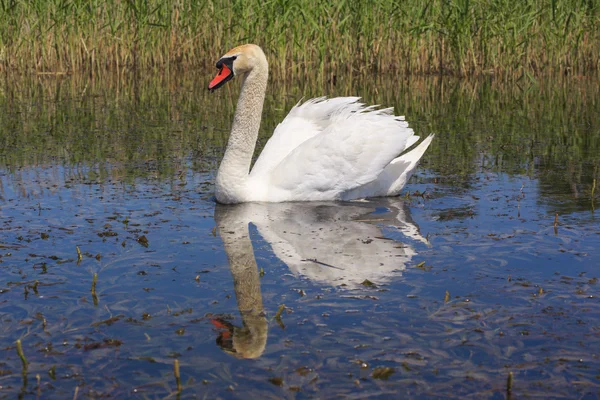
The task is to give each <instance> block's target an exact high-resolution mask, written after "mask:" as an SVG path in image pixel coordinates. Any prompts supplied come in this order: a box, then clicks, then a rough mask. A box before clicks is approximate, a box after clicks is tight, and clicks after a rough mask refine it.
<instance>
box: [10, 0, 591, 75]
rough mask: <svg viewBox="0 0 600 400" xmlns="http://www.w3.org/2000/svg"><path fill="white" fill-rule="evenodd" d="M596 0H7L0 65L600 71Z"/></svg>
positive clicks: (325, 71) (288, 71)
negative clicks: (256, 51) (238, 59)
mask: <svg viewBox="0 0 600 400" xmlns="http://www.w3.org/2000/svg"><path fill="white" fill-rule="evenodd" d="M599 8H600V6H599V5H598V2H596V1H592V0H548V1H542V0H524V1H519V2H513V1H507V0H471V1H469V0H429V1H421V0H408V1H405V2H402V3H401V4H398V3H397V2H395V1H392V0H377V1H373V2H365V1H359V0H347V1H339V2H329V1H325V0H318V1H315V2H313V1H310V2H309V1H307V0H298V1H288V0H273V1H267V2H261V1H256V0H244V1H241V0H228V1H223V0H171V1H166V2H163V1H161V0H128V1H121V0H107V1H98V0H92V1H81V0H47V1H41V0H36V1H25V0H7V1H2V2H0V15H1V18H0V68H2V69H3V70H5V71H18V72H22V73H30V72H37V73H55V74H63V73H71V72H75V71H86V72H89V73H91V74H95V73H100V72H102V71H106V70H114V71H122V70H149V69H158V70H170V69H173V68H176V69H186V70H189V69H196V68H204V67H207V66H210V65H212V63H213V62H214V61H215V59H216V58H217V57H218V56H220V55H221V54H222V53H223V52H224V51H226V50H228V49H229V48H231V47H232V46H234V45H237V44H239V43H243V42H255V43H257V44H259V45H261V46H263V47H264V48H265V49H266V50H267V52H268V53H269V52H270V54H268V56H269V59H270V61H271V69H272V71H273V73H274V74H275V75H277V76H279V77H293V76H300V75H302V74H303V73H304V71H305V70H306V68H312V69H318V70H320V71H321V75H322V76H323V77H324V78H325V77H326V78H327V79H334V74H335V73H337V72H339V71H344V72H352V73H357V74H367V73H372V72H381V73H390V72H391V73H398V74H404V73H408V74H431V73H443V74H453V75H471V74H485V73H494V74H498V75H507V76H513V77H519V76H524V75H536V74H539V73H546V72H552V73H561V74H574V75H577V74H585V73H590V72H597V71H598V69H599V61H598V59H599V54H600V14H599V13H600V10H599Z"/></svg>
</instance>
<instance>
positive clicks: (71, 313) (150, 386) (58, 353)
mask: <svg viewBox="0 0 600 400" xmlns="http://www.w3.org/2000/svg"><path fill="white" fill-rule="evenodd" d="M425 123H426V121H425V122H424V121H421V122H418V121H417V123H416V128H415V129H417V128H418V127H419V126H420V125H419V124H425ZM480 123H481V122H480ZM523 129H525V128H523ZM461 132H462V131H461V129H460V127H457V128H456V131H453V132H442V133H440V134H438V136H437V137H436V142H434V144H433V146H434V147H432V151H431V152H430V153H428V155H427V156H426V157H425V159H424V160H423V162H422V165H421V166H420V168H419V170H418V172H417V173H416V174H415V176H414V177H413V178H412V179H411V181H410V182H409V184H408V185H407V187H406V189H405V192H404V193H403V194H402V195H401V196H400V197H399V198H395V199H375V200H371V201H367V202H347V203H316V204H312V203H300V204H295V203H287V204H251V205H242V206H217V205H216V204H215V202H214V199H213V187H212V179H213V175H214V168H215V166H216V165H217V164H216V162H215V160H216V159H218V152H219V150H215V151H216V153H217V155H216V156H215V155H214V154H213V153H211V151H208V152H207V153H204V154H200V155H197V154H196V155H186V156H184V157H182V158H179V156H177V157H174V159H175V161H169V160H167V161H165V160H162V161H160V162H157V163H156V164H154V163H147V164H145V163H140V162H139V160H134V161H131V162H128V161H126V160H125V161H123V160H121V161H118V162H117V161H110V160H108V161H106V162H104V163H97V164H94V163H83V162H82V163H72V162H65V161H64V160H60V159H57V160H56V161H55V162H52V161H45V162H41V163H29V164H28V163H25V164H23V165H11V166H6V165H5V167H3V168H1V169H0V217H1V222H0V254H1V256H0V398H7V399H9V398H15V397H16V396H19V397H21V398H43V399H54V398H56V399H59V398H72V397H73V396H75V395H77V396H78V397H79V398H101V397H111V398H167V397H168V398H173V397H179V398H211V399H212V398H226V399H229V398H244V399H245V398H336V397H341V396H348V397H350V398H448V397H450V398H464V397H471V398H505V397H509V396H512V397H514V398H523V397H537V398H586V399H587V398H590V399H592V398H598V397H600V352H599V351H598V349H600V301H599V296H600V282H599V281H598V279H599V278H600V269H599V268H600V267H599V265H600V250H599V246H598V244H599V243H600V222H599V219H598V215H597V211H596V210H595V207H596V204H594V201H596V202H598V193H595V197H594V196H591V193H590V191H591V188H590V186H589V185H588V184H587V183H586V182H591V179H590V177H591V176H592V175H593V173H594V172H593V166H592V167H591V168H590V167H589V165H588V164H586V163H587V162H589V159H586V160H584V161H583V163H582V164H581V165H579V168H582V169H583V171H584V173H582V175H581V176H582V177H583V178H581V180H580V181H576V182H575V183H574V184H573V185H575V186H576V187H577V188H578V189H577V191H576V192H575V191H572V188H573V185H571V186H569V185H564V184H563V182H562V181H561V182H559V181H558V180H556V178H555V177H553V176H554V175H549V174H550V172H548V171H551V172H552V171H556V170H560V169H561V168H562V167H561V165H559V164H555V167H553V165H554V164H552V163H550V165H549V166H548V165H547V168H545V169H542V168H537V169H533V170H532V169H531V167H527V166H526V167H523V165H527V161H526V160H527V159H529V156H527V157H525V158H524V161H523V162H517V163H513V164H506V165H500V164H497V163H496V164H494V165H492V166H489V165H483V166H482V165H481V163H479V161H476V160H475V161H473V163H474V164H475V167H474V168H473V170H472V171H471V172H468V173H462V172H460V171H458V172H457V170H456V168H455V166H453V165H448V164H447V162H448V158H447V155H444V151H443V147H444V146H446V143H448V142H450V141H451V140H452V138H453V137H455V136H459V135H461ZM156 140H157V142H156V143H155V144H156V145H157V146H160V145H161V142H160V140H161V139H156ZM165 140H167V139H165ZM165 146H166V144H165ZM435 146H439V147H437V148H436V147H435ZM440 148H442V151H440ZM37 151H40V152H41V150H40V149H38V150H37ZM221 151H222V149H221ZM448 151H451V149H449V150H448ZM486 151H487V153H486ZM533 151H536V150H535V149H534V150H533ZM493 152H494V150H493V149H491V150H490V149H488V150H483V154H484V155H489V157H490V158H493V156H494V154H493ZM514 156H515V157H516V155H514ZM198 157H200V158H202V157H205V158H206V159H207V160H208V163H207V164H202V167H198V162H199V161H198ZM541 157H545V156H544V155H543V154H541V151H540V152H539V154H534V158H536V159H538V158H541ZM173 164H175V166H174V167H173ZM169 168H171V169H169ZM165 170H167V171H171V170H172V171H174V172H172V173H171V172H168V173H164V171H165ZM140 171H142V172H140ZM585 171H587V172H585ZM552 173H554V172H552ZM549 176H550V177H549ZM554 181H556V182H557V183H556V184H552V182H554ZM586 185H587V186H586ZM596 192H598V190H596ZM557 212H558V217H556V213H557ZM555 218H558V219H557V224H556V225H555ZM78 248H79V250H80V252H81V256H79V255H78V252H77V249H78ZM94 274H97V282H96V285H95V294H94V293H93V289H92V287H93V279H94V278H93V277H94ZM17 339H20V340H21V342H22V346H23V352H24V355H25V357H26V359H27V365H26V367H24V366H23V363H22V361H21V359H20V358H19V356H18V354H17V349H16V345H15V341H16V340H17ZM175 360H177V361H178V363H179V365H180V372H181V385H182V391H181V392H180V393H177V387H176V379H175V377H174V372H173V371H174V367H173V365H174V362H175ZM509 373H512V374H513V381H512V387H511V390H510V391H507V380H508V376H509Z"/></svg>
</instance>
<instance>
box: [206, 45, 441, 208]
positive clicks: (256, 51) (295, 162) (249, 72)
mask: <svg viewBox="0 0 600 400" xmlns="http://www.w3.org/2000/svg"><path fill="white" fill-rule="evenodd" d="M217 68H219V73H218V74H217V76H216V77H215V78H214V79H213V80H212V82H210V84H209V85H208V88H209V89H210V90H216V89H218V88H219V87H221V86H222V85H223V84H225V82H227V81H229V80H230V79H231V78H233V77H234V76H235V75H242V77H243V81H244V82H243V85H242V89H241V92H240V97H239V100H238V104H237V108H236V112H235V116H234V120H233V125H232V128H231V135H230V137H229V142H228V144H227V150H226V151H225V155H224V157H223V161H222V162H221V165H220V167H219V172H218V173H217V179H216V185H215V187H216V188H215V195H216V198H217V201H219V202H220V203H241V202H249V201H268V202H281V201H306V200H311V201H319V200H352V199H358V198H365V197H377V196H395V195H397V194H398V193H399V192H400V190H401V189H402V187H403V186H404V184H405V183H406V181H407V180H408V178H410V176H411V174H412V172H413V171H414V170H415V168H416V166H417V163H418V161H419V159H420V158H421V156H422V155H423V153H425V150H426V149H427V147H428V146H429V143H430V142H431V140H432V139H433V135H431V136H429V137H428V138H426V139H425V140H424V141H423V142H422V143H421V144H420V145H419V146H417V147H416V148H415V149H414V150H412V151H410V152H408V153H406V154H404V155H403V156H401V157H397V156H398V154H400V153H402V152H403V151H404V150H406V149H407V148H409V147H410V146H412V145H413V144H414V143H416V142H417V140H418V139H419V137H418V136H415V135H414V133H413V130H412V129H410V128H408V124H407V123H406V122H404V120H403V118H401V117H397V116H394V115H393V114H392V111H393V110H392V109H391V108H388V109H381V110H377V109H375V108H374V107H365V106H364V105H363V104H361V103H358V102H357V101H358V98H356V97H338V98H333V99H329V100H325V99H324V98H320V99H313V100H309V101H306V102H305V103H304V104H302V105H298V106H296V107H294V108H293V109H292V110H291V111H290V113H289V114H288V116H287V117H286V118H285V119H284V120H283V122H282V123H281V124H279V126H278V127H277V129H275V132H274V133H273V136H272V137H271V139H269V141H268V142H267V144H266V145H265V147H264V149H263V151H262V153H261V155H260V157H259V158H258V160H257V161H256V163H255V164H254V167H253V169H252V172H251V173H250V174H249V173H248V172H249V170H250V162H251V160H252V154H253V152H254V147H255V145H256V139H257V137H258V129H259V127H260V119H261V113H262V108H263V102H264V98H265V91H266V87H267V79H268V75H269V72H268V70H269V68H268V64H267V59H266V57H265V55H264V53H263V51H262V50H261V48H260V47H258V46H256V45H252V44H250V45H244V46H239V47H236V48H234V49H232V50H230V51H229V52H228V53H227V54H225V55H224V56H223V57H221V59H220V60H219V61H218V62H217Z"/></svg>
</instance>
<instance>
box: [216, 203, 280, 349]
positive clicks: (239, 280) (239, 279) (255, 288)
mask: <svg viewBox="0 0 600 400" xmlns="http://www.w3.org/2000/svg"><path fill="white" fill-rule="evenodd" d="M232 217H234V219H235V214H233V215H232ZM227 219H228V218H225V220H224V221H223V220H221V221H220V222H222V223H219V235H220V236H221V238H222V239H223V245H224V247H225V251H226V252H227V258H228V260H229V266H230V268H231V275H233V285H234V290H235V297H236V299H237V304H238V308H239V310H240V314H241V316H242V322H243V325H244V326H243V328H241V329H240V328H236V329H235V332H234V337H233V345H234V348H235V350H236V352H237V354H238V355H239V356H241V357H243V358H256V357H259V356H260V355H261V354H262V353H263V351H264V349H265V345H266V342H267V329H268V325H267V319H266V318H265V315H264V312H263V302H262V295H261V292H260V277H259V274H258V267H257V265H256V259H255V258H254V249H253V248H252V242H251V241H250V234H249V232H248V225H247V223H246V222H242V221H240V220H237V221H235V222H233V221H231V220H229V221H227ZM231 222H233V223H231Z"/></svg>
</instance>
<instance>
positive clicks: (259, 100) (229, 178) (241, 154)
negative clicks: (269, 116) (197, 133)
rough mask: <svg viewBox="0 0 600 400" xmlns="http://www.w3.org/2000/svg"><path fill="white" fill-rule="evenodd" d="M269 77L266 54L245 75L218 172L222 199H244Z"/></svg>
mask: <svg viewBox="0 0 600 400" xmlns="http://www.w3.org/2000/svg"><path fill="white" fill-rule="evenodd" d="M268 77H269V67H268V64H267V60H266V58H265V57H264V55H263V57H262V59H261V58H259V59H258V61H257V63H256V66H255V67H254V68H253V69H252V70H251V71H250V72H248V73H246V75H244V82H243V83H242V90H241V92H240V98H239V100H238V103H237V108H236V110H235V116H234V118H233V125H232V127H231V134H230V136H229V141H228V143H227V150H225V155H224V156H223V161H221V165H220V166H219V172H218V173H217V179H216V188H215V195H216V197H217V201H219V202H221V203H236V202H240V201H243V200H245V199H244V198H243V197H244V193H245V191H244V189H245V183H246V181H247V179H248V172H249V171H250V163H251V161H252V154H253V153H254V147H255V145H256V139H257V137H258V130H259V128H260V119H261V115H262V109H263V103H264V99H265V91H266V89H267V80H268Z"/></svg>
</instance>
